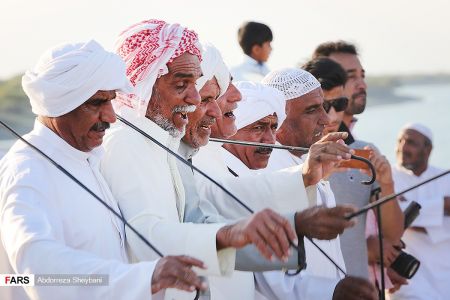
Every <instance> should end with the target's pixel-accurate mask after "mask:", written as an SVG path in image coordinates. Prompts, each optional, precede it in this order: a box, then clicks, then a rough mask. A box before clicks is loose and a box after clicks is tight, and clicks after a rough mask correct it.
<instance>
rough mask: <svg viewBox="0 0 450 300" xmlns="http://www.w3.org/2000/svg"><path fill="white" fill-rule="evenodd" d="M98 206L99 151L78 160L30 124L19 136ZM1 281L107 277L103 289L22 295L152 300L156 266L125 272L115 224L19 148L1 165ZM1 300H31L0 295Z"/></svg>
mask: <svg viewBox="0 0 450 300" xmlns="http://www.w3.org/2000/svg"><path fill="white" fill-rule="evenodd" d="M24 137H25V139H27V140H28V141H30V142H31V143H32V144H33V145H35V146H37V147H38V148H39V149H41V150H42V151H43V152H44V153H46V154H47V155H48V156H50V157H51V158H52V159H54V160H55V161H56V162H57V163H58V164H60V165H61V166H62V167H63V168H65V169H66V170H67V171H69V172H70V173H71V174H72V175H73V176H75V177H76V178H77V179H78V180H79V181H81V182H82V183H83V184H84V185H86V186H87V187H88V188H89V189H91V190H92V191H93V192H94V193H95V194H96V195H98V196H99V197H100V198H101V199H103V200H104V201H105V202H106V203H107V204H108V205H109V206H110V207H112V208H113V209H114V210H115V211H116V212H118V213H120V212H119V209H118V207H117V203H116V202H115V200H114V199H113V197H112V195H111V192H110V190H109V188H108V186H107V184H106V182H105V181H104V179H103V178H102V176H101V174H100V172H99V168H98V165H99V159H100V157H99V155H100V154H101V149H99V148H97V149H95V150H93V151H91V152H81V151H78V150H77V149H75V148H73V147H72V146H70V145H69V144H67V143H66V142H65V141H64V140H63V139H61V138H60V137H59V136H57V135H56V134H55V133H54V132H53V131H51V130H50V129H48V128H47V127H45V126H44V125H42V124H41V123H40V122H39V121H36V122H35V125H34V129H33V131H32V132H31V133H29V134H27V135H25V136H24ZM0 178H1V180H0V212H1V213H0V237H1V241H2V244H1V245H0V273H6V274H7V273H18V274H24V273H25V274H86V275H89V274H91V275H94V274H107V275H109V284H108V285H107V286H102V287H83V286H62V287H61V286H60V287H48V286H34V287H26V288H25V289H26V293H27V295H28V297H30V298H31V299H46V300H47V299H150V298H151V295H150V291H151V287H150V283H151V278H152V274H153V269H154V266H155V263H156V262H145V263H138V264H128V259H127V256H126V252H125V249H124V228H123V224H121V222H120V220H119V219H118V218H117V217H115V216H114V215H113V214H112V213H111V212H110V211H108V210H107V209H106V208H105V207H104V206H103V205H102V204H101V203H99V202H98V201H97V200H96V199H95V198H93V197H92V196H90V195H89V194H88V193H87V192H86V191H84V190H83V189H82V188H81V187H80V186H79V185H77V184H76V183H75V182H74V181H72V180H71V179H70V178H69V177H67V176H66V175H64V174H63V173H62V172H61V171H60V170H58V169H57V168H56V167H55V166H53V165H52V164H50V163H49V162H48V161H47V160H46V159H45V158H43V157H42V156H41V155H40V154H38V153H37V152H36V151H35V150H33V149H31V148H30V147H28V146H26V145H25V144H24V143H22V142H20V141H18V142H17V143H15V144H14V146H13V147H12V148H11V150H10V151H9V152H8V154H7V155H6V156H5V157H4V158H3V159H2V160H1V161H0ZM0 294H1V295H2V297H1V299H2V300H4V299H15V300H18V299H28V297H27V296H25V294H24V290H23V289H22V288H12V287H2V288H0Z"/></svg>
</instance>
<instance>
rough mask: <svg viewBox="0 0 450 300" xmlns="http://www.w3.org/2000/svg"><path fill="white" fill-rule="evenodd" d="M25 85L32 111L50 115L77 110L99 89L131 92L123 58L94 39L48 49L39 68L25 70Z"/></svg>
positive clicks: (38, 65)
mask: <svg viewBox="0 0 450 300" xmlns="http://www.w3.org/2000/svg"><path fill="white" fill-rule="evenodd" d="M22 87H23V90H24V91H25V93H26V94H27V96H28V98H30V103H31V109H32V111H33V113H35V114H36V115H40V116H47V117H59V116H62V115H64V114H66V113H68V112H70V111H72V110H74V109H75V108H77V107H78V106H80V105H81V104H83V103H84V102H85V101H86V100H88V99H89V98H90V97H92V96H93V95H94V94H95V93H96V92H97V91H99V90H105V91H111V90H119V91H123V92H125V93H129V92H131V91H132V87H131V85H130V83H129V81H128V79H127V77H126V75H125V63H124V62H123V60H122V59H121V58H120V57H119V56H118V55H116V54H114V53H111V52H108V51H106V50H104V49H103V47H102V46H100V44H98V43H97V42H96V41H94V40H91V41H89V42H87V43H77V44H63V45H59V46H56V47H54V48H51V49H49V50H47V52H45V53H44V54H43V55H42V56H41V58H40V59H39V61H38V63H37V65H36V67H35V68H34V69H33V70H30V71H26V73H25V75H24V76H23V77H22Z"/></svg>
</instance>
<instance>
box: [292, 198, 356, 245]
mask: <svg viewBox="0 0 450 300" xmlns="http://www.w3.org/2000/svg"><path fill="white" fill-rule="evenodd" d="M355 211H356V208H355V207H354V206H351V205H339V206H336V207H333V208H326V207H324V206H314V207H311V208H308V209H305V210H303V211H301V212H298V213H297V215H296V218H295V224H296V230H297V233H298V234H299V235H302V236H308V237H311V238H316V239H319V240H331V239H334V238H336V237H337V236H338V234H341V233H343V232H344V230H345V229H346V228H349V227H353V226H354V225H355V224H356V221H355V220H349V221H347V220H346V219H345V216H347V215H348V214H350V213H353V212H355Z"/></svg>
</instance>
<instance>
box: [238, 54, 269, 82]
mask: <svg viewBox="0 0 450 300" xmlns="http://www.w3.org/2000/svg"><path fill="white" fill-rule="evenodd" d="M230 72H231V75H232V76H233V80H235V81H253V82H261V80H262V79H263V78H264V76H266V75H267V74H268V73H269V72H270V70H269V68H268V67H267V65H266V64H265V63H259V62H257V61H256V60H255V59H253V58H251V57H250V56H248V55H245V56H244V60H243V62H242V63H241V64H240V65H237V66H235V67H233V68H231V69H230Z"/></svg>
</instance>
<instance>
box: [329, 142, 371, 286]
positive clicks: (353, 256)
mask: <svg viewBox="0 0 450 300" xmlns="http://www.w3.org/2000/svg"><path fill="white" fill-rule="evenodd" d="M365 146H371V147H374V146H373V145H371V144H370V143H367V142H364V141H359V140H355V141H354V142H353V143H352V144H350V145H349V147H350V148H353V149H362V148H364V147H365ZM367 179H368V176H367V175H365V174H363V173H361V172H360V171H359V170H357V169H350V170H349V171H347V172H340V173H335V174H333V175H332V176H330V178H329V181H330V185H331V189H332V190H333V193H334V197H335V198H336V204H337V205H340V204H353V205H355V206H356V207H358V208H361V207H363V206H365V205H367V204H368V203H369V201H370V195H371V192H372V190H375V189H376V188H378V186H379V185H378V183H377V182H375V183H373V184H371V185H364V184H361V181H363V180H367ZM357 218H358V222H357V224H356V225H355V226H354V227H352V228H349V229H346V230H345V231H344V233H343V234H342V235H341V236H340V240H341V250H342V254H343V255H344V261H345V267H346V269H347V274H349V275H353V276H359V277H363V278H368V277H369V269H368V262H367V245H366V234H365V231H366V214H362V215H360V216H359V217H357Z"/></svg>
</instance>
